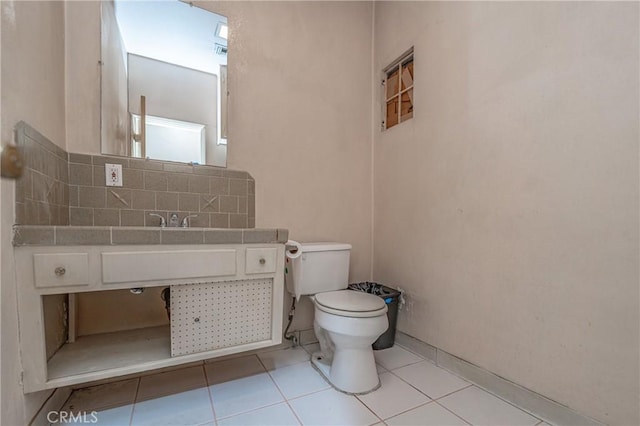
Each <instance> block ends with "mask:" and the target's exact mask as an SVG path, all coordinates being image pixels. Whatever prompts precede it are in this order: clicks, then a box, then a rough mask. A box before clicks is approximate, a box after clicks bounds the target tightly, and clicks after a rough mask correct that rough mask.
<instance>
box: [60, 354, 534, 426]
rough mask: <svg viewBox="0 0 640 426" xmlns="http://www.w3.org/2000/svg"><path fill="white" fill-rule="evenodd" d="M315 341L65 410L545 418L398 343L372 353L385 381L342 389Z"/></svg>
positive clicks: (178, 420) (362, 420)
mask: <svg viewBox="0 0 640 426" xmlns="http://www.w3.org/2000/svg"><path fill="white" fill-rule="evenodd" d="M316 349H317V344H313V345H309V346H306V347H304V348H303V347H297V348H290V349H282V350H271V351H269V350H266V351H264V352H260V353H258V354H257V355H248V356H239V357H237V358H232V359H226V360H223V361H216V360H209V361H207V362H205V363H204V364H203V365H195V366H190V367H186V368H182V369H177V370H172V371H168V372H163V373H158V374H154V375H148V376H143V377H141V378H135V379H129V380H123V381H120V382H116V383H109V384H105V385H99V386H93V387H90V388H84V389H79V390H76V391H75V392H74V393H73V394H72V395H71V397H70V398H69V400H68V401H67V402H66V403H65V405H64V407H63V408H62V411H66V412H75V413H82V412H87V413H91V412H92V411H96V412H97V415H96V417H97V420H98V422H97V424H100V425H118V426H120V425H216V424H217V425H299V424H303V425H385V424H386V425H394V426H395V425H438V426H441V425H468V424H471V425H491V426H499V425H505V426H507V425H508V426H512V425H514V426H515V425H523V426H524V425H531V426H534V425H539V426H546V425H547V424H546V423H544V422H542V421H541V420H540V419H539V418H536V417H534V416H532V415H530V414H528V413H526V412H524V411H522V410H521V409H519V408H517V407H515V406H513V405H511V404H509V403H507V402H505V401H503V400H502V399H500V398H497V397H495V396H493V395H492V394H490V393H488V392H486V391H484V390H482V389H480V388H478V387H476V386H475V385H472V384H471V383H468V382H466V381H465V380H462V379H461V378H459V377H457V376H455V375H453V374H451V373H449V372H448V371H446V370H444V369H442V368H440V367H437V366H436V365H434V364H433V363H431V362H430V361H427V360H425V359H423V358H422V357H420V356H418V355H416V354H414V353H412V352H410V351H408V350H406V349H404V348H402V347H400V346H398V345H396V346H394V347H392V348H390V349H385V350H383V351H376V352H375V356H376V361H377V364H378V371H379V372H380V380H381V382H382V386H381V387H380V389H378V390H376V391H375V392H372V393H370V394H367V395H363V396H358V397H356V396H350V395H345V394H343V393H341V392H338V391H336V390H334V389H332V388H331V387H330V386H329V385H328V384H327V383H326V382H325V381H324V379H323V378H322V377H321V376H320V375H319V374H318V373H317V372H316V370H314V369H313V367H312V366H311V363H310V362H309V354H310V353H311V352H313V351H314V350H316ZM87 415H90V414H87Z"/></svg>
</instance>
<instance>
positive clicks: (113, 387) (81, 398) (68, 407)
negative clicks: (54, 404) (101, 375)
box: [62, 379, 138, 413]
mask: <svg viewBox="0 0 640 426" xmlns="http://www.w3.org/2000/svg"><path fill="white" fill-rule="evenodd" d="M137 388H138V379H130V380H122V381H120V382H114V383H107V384H104V385H98V386H91V387H88V388H84V389H78V390H75V391H73V393H72V394H71V396H70V397H69V399H68V400H67V402H66V403H65V404H64V406H63V407H62V411H65V412H73V413H75V412H78V411H88V412H91V411H94V410H95V411H99V410H104V409H107V408H115V407H121V406H123V405H129V404H133V401H134V399H135V397H136V390H137Z"/></svg>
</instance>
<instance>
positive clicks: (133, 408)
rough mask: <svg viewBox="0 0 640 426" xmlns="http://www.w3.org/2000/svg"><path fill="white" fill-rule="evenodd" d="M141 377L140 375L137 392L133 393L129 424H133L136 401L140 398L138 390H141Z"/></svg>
mask: <svg viewBox="0 0 640 426" xmlns="http://www.w3.org/2000/svg"><path fill="white" fill-rule="evenodd" d="M141 381H142V380H141V377H138V383H137V384H136V392H135V393H134V395H133V403H132V404H131V415H130V416H129V426H131V425H132V424H133V412H134V411H135V409H136V401H137V400H138V391H139V390H140V382H141Z"/></svg>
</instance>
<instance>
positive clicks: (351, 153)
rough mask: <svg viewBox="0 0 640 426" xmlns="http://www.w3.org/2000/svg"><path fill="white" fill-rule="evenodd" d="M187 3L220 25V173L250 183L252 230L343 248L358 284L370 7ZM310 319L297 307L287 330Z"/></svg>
mask: <svg viewBox="0 0 640 426" xmlns="http://www.w3.org/2000/svg"><path fill="white" fill-rule="evenodd" d="M195 3H196V5H197V6H199V7H202V8H204V9H208V10H211V11H213V12H216V13H220V14H222V15H225V16H227V17H228V19H229V26H230V28H231V36H230V37H231V38H230V40H229V46H230V48H229V56H228V58H229V92H230V98H229V102H230V103H229V146H228V163H227V165H228V167H230V168H233V169H241V170H247V171H248V172H249V173H251V175H252V176H253V177H254V178H255V180H256V226H257V227H281V228H288V229H289V235H290V238H292V239H297V240H300V241H314V240H324V241H327V240H336V241H344V242H348V243H351V244H352V245H353V252H352V262H351V279H352V280H364V279H368V278H369V276H370V269H371V256H370V247H371V222H372V217H371V173H372V172H371V24H372V10H373V8H372V4H370V3H366V2H264V3H261V2H195ZM71 6H75V3H71ZM329 29H330V31H329ZM92 37H99V33H97V29H96V30H95V32H88V33H87V34H85V39H90V38H92ZM84 45H85V46H87V45H90V42H89V41H87V42H85V43H84ZM79 48H80V49H81V48H82V46H80V47H79ZM87 54H90V53H89V52H87ZM85 62H86V61H85ZM96 84H98V85H99V79H96V80H95V81H93V83H92V84H91V85H89V86H88V87H87V90H88V91H91V90H92V87H93V86H95V85H96ZM93 108H99V104H98V103H94V104H93ZM78 117H81V115H79V116H78ZM69 150H70V151H73V152H83V153H98V152H100V141H99V140H96V139H84V140H73V139H71V138H70V140H69ZM311 314H312V310H311V308H310V306H309V304H308V303H304V302H303V303H302V305H301V308H300V310H299V312H298V313H297V314H296V315H297V318H296V323H295V324H294V328H310V327H312V316H311Z"/></svg>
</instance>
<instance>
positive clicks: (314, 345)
mask: <svg viewBox="0 0 640 426" xmlns="http://www.w3.org/2000/svg"><path fill="white" fill-rule="evenodd" d="M303 348H304V350H305V351H307V352H308V353H309V355H311V354H312V353H314V352H318V351H319V350H320V343H317V342H316V343H310V344H308V345H304V346H303Z"/></svg>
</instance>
